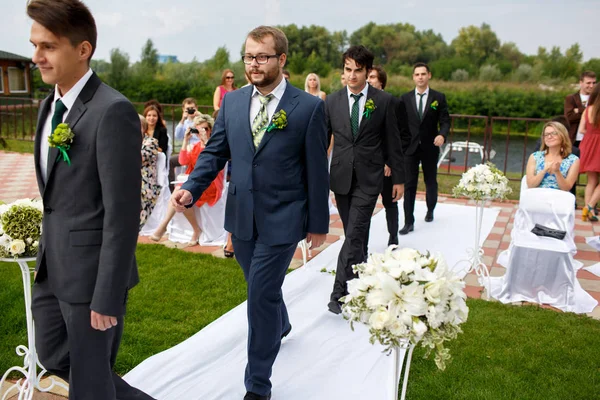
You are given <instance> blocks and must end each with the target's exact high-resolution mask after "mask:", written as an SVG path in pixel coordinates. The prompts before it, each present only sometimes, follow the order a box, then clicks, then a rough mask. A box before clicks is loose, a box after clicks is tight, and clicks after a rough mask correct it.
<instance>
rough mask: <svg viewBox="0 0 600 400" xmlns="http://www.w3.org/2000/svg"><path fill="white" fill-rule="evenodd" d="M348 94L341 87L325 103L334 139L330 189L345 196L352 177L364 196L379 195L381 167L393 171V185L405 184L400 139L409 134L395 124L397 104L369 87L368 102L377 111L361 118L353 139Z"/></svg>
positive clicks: (381, 187)
mask: <svg viewBox="0 0 600 400" xmlns="http://www.w3.org/2000/svg"><path fill="white" fill-rule="evenodd" d="M347 94H348V92H347V89H346V87H344V88H342V89H341V90H339V91H337V92H335V93H333V94H330V95H329V96H327V99H326V100H325V112H326V115H327V130H328V132H329V135H330V136H331V135H333V137H334V142H333V154H332V159H331V170H330V175H331V190H332V191H333V192H334V193H337V194H342V195H345V194H348V193H349V192H350V186H351V184H352V176H353V175H354V174H355V175H356V180H357V181H358V183H359V185H360V186H361V188H363V190H364V191H365V192H366V193H369V194H378V193H381V190H382V189H383V169H384V164H387V165H388V166H389V167H390V168H391V169H392V182H393V184H402V183H404V181H405V177H404V156H403V153H402V147H401V142H402V137H401V136H407V135H408V132H407V131H406V130H405V129H401V128H402V126H401V125H400V124H398V118H397V105H398V102H397V101H396V100H395V99H394V97H393V96H392V95H390V94H389V93H386V92H383V91H381V90H378V89H375V88H374V87H372V86H369V89H368V91H367V101H368V100H369V99H373V102H374V103H375V107H376V108H375V110H374V111H373V112H372V114H371V115H370V117H369V118H367V117H366V116H363V117H362V119H361V122H360V125H359V128H358V134H357V135H356V139H355V138H354V137H353V136H352V129H351V127H350V108H349V102H348V95H347ZM405 140H406V139H405Z"/></svg>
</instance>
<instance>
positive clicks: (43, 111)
mask: <svg viewBox="0 0 600 400" xmlns="http://www.w3.org/2000/svg"><path fill="white" fill-rule="evenodd" d="M52 99H54V92H52V94H50V96H48V97H46V99H45V100H44V101H43V102H42V104H41V105H40V111H39V112H38V118H37V127H36V129H35V142H34V146H33V159H34V161H35V176H36V178H37V182H38V189H39V191H40V194H44V189H45V186H46V184H45V183H44V179H43V177H42V170H41V169H40V148H41V146H42V131H43V130H44V125H45V122H46V118H48V112H49V111H50V105H51V104H52Z"/></svg>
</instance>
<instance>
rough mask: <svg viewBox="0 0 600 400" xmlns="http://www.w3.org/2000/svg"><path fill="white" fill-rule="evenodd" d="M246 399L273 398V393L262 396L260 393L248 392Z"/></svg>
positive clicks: (265, 399) (263, 399) (261, 399)
mask: <svg viewBox="0 0 600 400" xmlns="http://www.w3.org/2000/svg"><path fill="white" fill-rule="evenodd" d="M244 400H271V393H269V394H268V395H266V396H261V395H260V394H256V393H252V392H246V395H245V396H244Z"/></svg>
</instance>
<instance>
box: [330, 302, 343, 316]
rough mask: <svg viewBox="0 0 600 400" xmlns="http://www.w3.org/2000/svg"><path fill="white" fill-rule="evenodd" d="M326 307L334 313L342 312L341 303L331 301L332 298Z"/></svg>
mask: <svg viewBox="0 0 600 400" xmlns="http://www.w3.org/2000/svg"><path fill="white" fill-rule="evenodd" d="M327 308H329V311H331V312H332V313H334V314H341V313H342V305H341V304H340V302H339V301H333V300H331V301H330V302H329V304H327Z"/></svg>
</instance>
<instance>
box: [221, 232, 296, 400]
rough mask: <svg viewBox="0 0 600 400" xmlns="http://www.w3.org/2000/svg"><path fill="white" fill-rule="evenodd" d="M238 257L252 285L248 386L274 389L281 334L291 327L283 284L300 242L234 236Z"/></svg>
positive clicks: (264, 393) (265, 391)
mask: <svg viewBox="0 0 600 400" xmlns="http://www.w3.org/2000/svg"><path fill="white" fill-rule="evenodd" d="M231 240H232V242H233V249H234V251H235V258H236V259H237V261H238V262H239V263H240V266H241V267H242V270H243V271H244V278H246V283H247V289H248V302H247V307H248V308H247V312H248V363H247V364H246V372H245V378H244V383H245V385H246V390H247V391H249V392H253V393H256V394H259V395H261V396H267V395H268V394H269V393H271V387H272V385H271V381H270V378H271V371H272V367H273V363H274V362H275V358H277V354H278V353H279V348H280V347H281V335H282V333H283V332H285V331H286V330H287V329H289V328H290V326H291V325H290V321H289V317H288V313H287V308H286V307H285V303H284V301H283V293H282V291H281V286H282V285H283V280H284V278H285V274H286V272H287V270H288V267H289V265H290V262H291V261H292V257H293V256H294V251H295V250H296V247H297V246H298V243H291V244H284V245H277V246H270V245H268V244H265V243H262V242H261V240H260V236H258V235H255V238H254V239H253V240H240V239H238V238H237V237H236V236H235V235H232V236H231Z"/></svg>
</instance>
